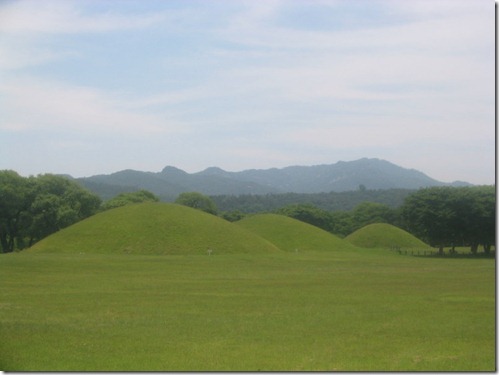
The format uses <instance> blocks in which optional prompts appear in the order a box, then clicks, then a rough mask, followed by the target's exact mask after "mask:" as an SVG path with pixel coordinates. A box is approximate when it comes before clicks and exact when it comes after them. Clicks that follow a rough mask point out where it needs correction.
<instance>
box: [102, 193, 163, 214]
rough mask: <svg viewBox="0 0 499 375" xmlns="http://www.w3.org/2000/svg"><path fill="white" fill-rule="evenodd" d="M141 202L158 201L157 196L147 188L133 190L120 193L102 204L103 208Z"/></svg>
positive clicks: (107, 208)
mask: <svg viewBox="0 0 499 375" xmlns="http://www.w3.org/2000/svg"><path fill="white" fill-rule="evenodd" d="M142 202H159V198H158V197H157V196H156V195H154V194H153V193H151V192H150V191H147V190H139V191H134V192H132V193H121V194H118V195H117V196H115V197H114V198H112V199H110V200H108V201H107V202H105V203H104V204H103V205H102V209H103V210H109V209H111V208H116V207H121V206H126V205H127V204H133V203H142Z"/></svg>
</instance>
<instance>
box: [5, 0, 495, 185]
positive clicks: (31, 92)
mask: <svg viewBox="0 0 499 375" xmlns="http://www.w3.org/2000/svg"><path fill="white" fill-rule="evenodd" d="M494 8H495V3H494V1H493V0H466V1H460V0H450V1H444V0H428V1H425V0H418V1H409V0H391V1H390V0H380V1H378V0H251V1H250V0H60V1H57V0H0V170H2V169H11V170H15V171H17V172H18V173H19V174H21V175H24V176H28V175H37V174H40V173H65V174H70V175H72V176H74V177H83V176H91V175H95V174H108V173H112V172H116V171H119V170H123V169H135V170H142V171H152V172H158V171H161V170H162V169H163V167H165V166H167V165H172V166H175V167H177V168H180V169H183V170H185V171H187V172H189V173H193V172H198V171H201V170H204V169H206V168H208V167H211V166H218V167H220V168H222V169H225V170H227V171H240V170H245V169H267V168H273V167H276V168H283V167H286V166H291V165H319V164H334V163H336V162H338V161H340V160H341V161H351V160H357V159H360V158H363V157H367V158H379V159H384V160H388V161H390V162H392V163H394V164H397V165H400V166H402V167H405V168H413V169H417V170H419V171H421V172H423V173H426V174H427V175H429V176H430V177H432V178H435V179H437V180H439V181H444V182H451V181H455V180H461V181H467V182H471V183H473V184H494V183H495V161H496V157H495V142H496V138H495V137H496V135H495V117H494V116H495V61H494V58H495V19H494V17H495V9H494Z"/></svg>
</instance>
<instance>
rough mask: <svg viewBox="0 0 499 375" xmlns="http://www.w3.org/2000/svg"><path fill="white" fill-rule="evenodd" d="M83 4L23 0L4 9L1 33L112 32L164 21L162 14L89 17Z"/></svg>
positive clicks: (0, 11)
mask: <svg viewBox="0 0 499 375" xmlns="http://www.w3.org/2000/svg"><path fill="white" fill-rule="evenodd" d="M79 5H81V2H75V1H70V0H47V1H38V0H20V1H14V2H10V3H8V4H7V5H4V6H2V7H0V33H16V34H18V33H19V34H26V33H32V34H39V33H81V32H108V31H114V30H125V29H135V28H143V27H147V26H150V25H152V24H155V23H158V22H159V21H161V20H162V19H163V15H162V14H144V15H140V16H137V15H121V14H112V13H102V14H94V15H88V14H84V13H83V11H82V10H81V7H80V6H79Z"/></svg>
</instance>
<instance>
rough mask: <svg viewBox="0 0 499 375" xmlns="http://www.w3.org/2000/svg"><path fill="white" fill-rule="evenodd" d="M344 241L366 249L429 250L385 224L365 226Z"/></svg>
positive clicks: (404, 233)
mask: <svg viewBox="0 0 499 375" xmlns="http://www.w3.org/2000/svg"><path fill="white" fill-rule="evenodd" d="M345 241H348V242H350V243H352V244H353V245H355V246H360V247H367V248H372V247H379V248H385V249H389V248H391V249H393V248H400V249H414V248H416V249H428V250H429V249H431V247H430V246H429V245H428V244H426V243H424V242H423V241H421V240H420V239H418V238H416V237H414V236H413V235H412V234H410V233H409V232H406V231H405V230H403V229H400V228H397V227H396V226H394V225H390V224H386V223H376V224H369V225H366V226H365V227H362V228H360V229H358V230H356V231H355V232H353V233H352V234H350V235H348V236H347V237H345Z"/></svg>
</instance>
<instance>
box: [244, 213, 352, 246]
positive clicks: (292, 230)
mask: <svg viewBox="0 0 499 375" xmlns="http://www.w3.org/2000/svg"><path fill="white" fill-rule="evenodd" d="M237 224H238V225H240V226H241V227H243V228H246V229H249V230H251V231H253V232H254V233H256V234H258V235H260V236H261V237H263V238H265V239H266V240H268V241H270V242H272V243H273V244H274V245H276V246H277V247H279V248H280V249H281V250H284V251H309V250H314V251H315V250H319V251H322V250H339V249H345V250H346V249H352V245H351V244H350V243H348V242H346V241H343V240H342V239H340V238H339V237H337V236H335V235H333V234H331V233H329V232H326V231H325V230H322V229H320V228H318V227H315V226H313V225H310V224H307V223H304V222H302V221H299V220H296V219H293V218H290V217H287V216H283V215H275V214H259V215H254V216H250V217H247V218H245V219H243V220H241V221H238V222H237Z"/></svg>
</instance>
